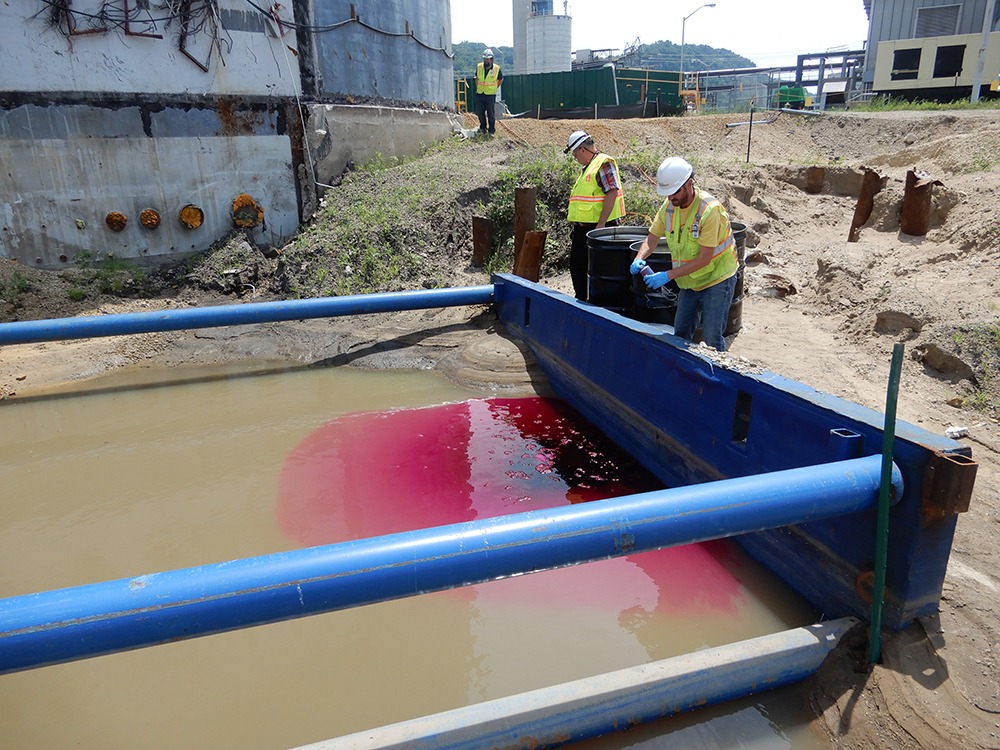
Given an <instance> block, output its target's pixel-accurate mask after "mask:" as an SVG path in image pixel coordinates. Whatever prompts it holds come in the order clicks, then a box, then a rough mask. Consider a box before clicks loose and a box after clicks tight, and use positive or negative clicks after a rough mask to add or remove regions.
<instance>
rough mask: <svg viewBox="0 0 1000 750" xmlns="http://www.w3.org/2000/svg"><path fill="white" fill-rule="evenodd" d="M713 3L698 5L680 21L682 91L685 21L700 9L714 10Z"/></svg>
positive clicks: (681, 86)
mask: <svg viewBox="0 0 1000 750" xmlns="http://www.w3.org/2000/svg"><path fill="white" fill-rule="evenodd" d="M714 7H715V3H705V4H704V5H699V6H698V7H697V8H695V9H694V10H692V11H691V12H690V13H688V14H687V15H686V16H684V18H683V19H681V85H680V90H681V91H683V90H684V27H685V26H686V25H687V20H688V19H689V18H690V17H691V16H693V15H694V14H695V13H697V12H698V11H699V10H701V9H702V8H714ZM682 98H683V97H682Z"/></svg>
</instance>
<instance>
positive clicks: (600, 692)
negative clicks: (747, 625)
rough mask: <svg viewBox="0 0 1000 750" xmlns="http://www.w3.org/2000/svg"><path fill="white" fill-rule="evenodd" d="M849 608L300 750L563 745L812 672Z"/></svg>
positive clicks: (501, 749) (836, 638) (517, 749)
mask: <svg viewBox="0 0 1000 750" xmlns="http://www.w3.org/2000/svg"><path fill="white" fill-rule="evenodd" d="M859 622H860V621H859V620H856V619H854V618H852V617H845V618H842V619H839V620H831V621H828V622H821V623H817V624H816V625H809V626H807V627H804V628H794V629H792V630H786V631H784V632H783V633H774V634H772V635H765V636H761V637H759V638H751V639H749V640H746V641H740V642H739V643H730V644H727V645H725V646H717V647H715V648H706V649H702V650H700V651H695V652H694V653H691V654H684V655H683V656H675V657H673V658H670V659H662V660H660V661H654V662H651V663H649V664H640V665H639V666H635V667H630V668H628V669H620V670H617V671H615V672H607V673H605V674H601V675H596V676H595V677H587V678H584V679H582V680H574V681H572V682H565V683H563V684H561V685H555V686H553V687H547V688H541V689H539V690H532V691H529V692H527V693H521V694H519V695H512V696H509V697H507V698H498V699H497V700H492V701H486V702H484V703H478V704H475V705H472V706H466V707H464V708H457V709H454V710H452V711H444V712H442V713H439V714H432V715H430V716H424V717H422V718H419V719H413V720H411V721H403V722H400V723H398V724H390V725H388V726H384V727H379V728H377V729H370V730H365V731H362V732H358V733H356V734H349V735H346V736H344V737H338V738H336V739H330V740H324V741H322V742H316V743H314V744H311V745H305V746H302V747H299V748H297V749H296V750H480V749H481V748H484V747H488V748H491V750H523V748H525V747H557V746H558V747H562V746H563V745H564V744H569V743H571V742H579V741H581V740H585V739H588V738H590V737H598V736H600V735H604V734H610V733H611V732H616V731H620V730H621V729H623V728H625V727H631V726H635V725H636V724H640V723H644V722H648V721H654V720H656V719H662V718H666V717H668V716H673V715H675V714H678V713H681V712H683V711H689V710H691V709H694V708H701V707H702V706H706V705H713V704H716V703H722V702H724V701H727V700H730V699H732V698H738V697H741V696H744V695H751V694H755V693H759V692H761V691H764V690H771V689H773V688H777V687H781V686H782V685H791V684H792V683H795V682H799V681H800V680H804V679H805V678H807V677H809V676H811V675H812V674H814V673H815V672H816V670H817V669H819V667H820V665H821V664H822V663H823V660H824V659H825V658H826V657H827V656H828V655H829V654H830V652H831V651H833V649H834V648H835V647H836V646H837V644H838V643H839V642H840V639H841V638H842V637H843V636H844V635H845V634H846V633H847V632H848V631H849V630H850V629H851V628H852V627H854V626H855V625H857V624H858V623H859Z"/></svg>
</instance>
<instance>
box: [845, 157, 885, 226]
mask: <svg viewBox="0 0 1000 750" xmlns="http://www.w3.org/2000/svg"><path fill="white" fill-rule="evenodd" d="M885 182H886V178H885V177H882V176H881V175H879V173H878V172H876V171H875V170H873V169H868V168H865V175H864V177H863V178H862V180H861V192H860V194H859V195H858V203H857V205H856V206H855V207H854V218H853V219H852V220H851V229H850V231H849V232H848V233H847V241H848V242H857V241H858V239H860V235H861V227H862V226H864V223H865V222H866V221H868V219H869V218H871V215H872V210H873V209H874V208H875V194H876V193H878V192H879V191H880V190H881V189H882V188H883V187H884V186H885Z"/></svg>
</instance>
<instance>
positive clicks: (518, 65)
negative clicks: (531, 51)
mask: <svg viewBox="0 0 1000 750" xmlns="http://www.w3.org/2000/svg"><path fill="white" fill-rule="evenodd" d="M513 2H514V67H513V68H512V69H511V70H510V73H512V74H515V75H516V74H520V73H526V72H527V62H526V61H527V49H528V41H527V35H528V5H529V2H528V0H513ZM505 72H506V71H505Z"/></svg>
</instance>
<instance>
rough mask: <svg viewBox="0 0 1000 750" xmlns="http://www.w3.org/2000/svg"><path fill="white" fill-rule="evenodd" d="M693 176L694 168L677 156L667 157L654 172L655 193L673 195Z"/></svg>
mask: <svg viewBox="0 0 1000 750" xmlns="http://www.w3.org/2000/svg"><path fill="white" fill-rule="evenodd" d="M693 174H694V167H692V166H691V165H690V164H688V163H687V162H686V161H684V159H682V158H681V157H679V156H669V157H667V158H666V159H664V160H663V161H662V162H660V168H659V169H657V170H656V192H657V193H659V194H660V195H673V194H674V193H676V192H677V191H678V190H680V189H681V188H682V187H684V183H685V182H687V181H688V179H689V178H690V177H691V175H693Z"/></svg>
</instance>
